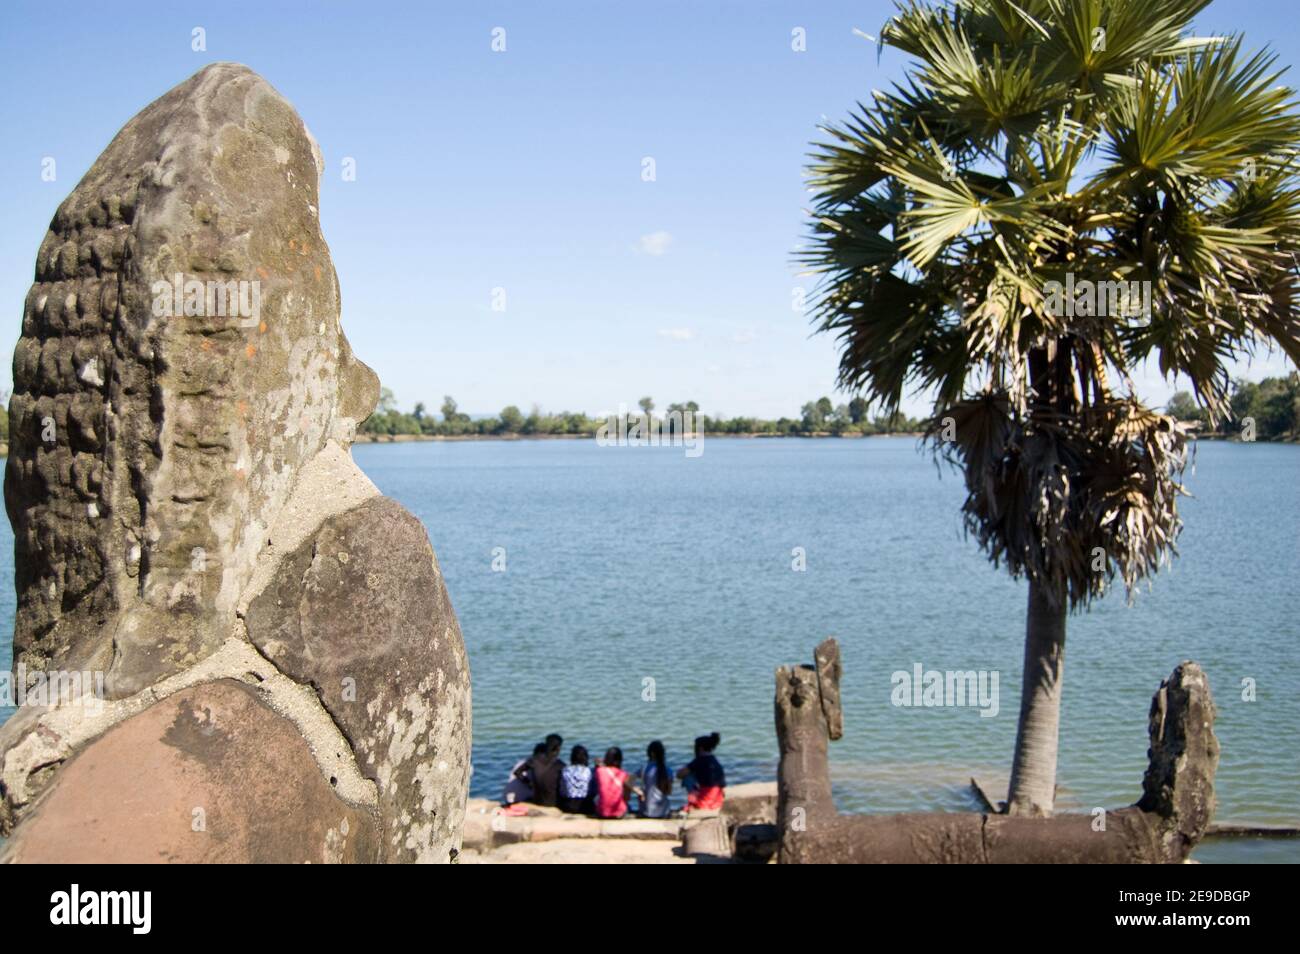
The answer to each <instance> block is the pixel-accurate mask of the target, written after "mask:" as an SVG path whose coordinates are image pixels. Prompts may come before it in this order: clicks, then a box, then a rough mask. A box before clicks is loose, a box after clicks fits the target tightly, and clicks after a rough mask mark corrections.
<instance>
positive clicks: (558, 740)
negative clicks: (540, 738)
mask: <svg viewBox="0 0 1300 954" xmlns="http://www.w3.org/2000/svg"><path fill="white" fill-rule="evenodd" d="M562 745H564V739H563V738H562V737H561V736H560V735H557V734H556V733H554V732H552V733H551V734H550V735H548V736H547V737H546V742H545V743H544V746H545V749H546V754H547V755H550V754H552V753H554V754H557V755H558V754H559V752H560V746H562Z"/></svg>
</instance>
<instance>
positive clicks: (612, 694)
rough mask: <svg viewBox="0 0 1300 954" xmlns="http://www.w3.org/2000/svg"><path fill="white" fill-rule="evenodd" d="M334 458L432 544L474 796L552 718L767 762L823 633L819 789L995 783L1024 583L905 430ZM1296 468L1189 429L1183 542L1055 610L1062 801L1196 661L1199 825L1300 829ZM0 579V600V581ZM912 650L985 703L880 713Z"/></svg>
mask: <svg viewBox="0 0 1300 954" xmlns="http://www.w3.org/2000/svg"><path fill="white" fill-rule="evenodd" d="M354 456H355V459H356V460H357V462H358V463H359V464H360V466H361V467H362V468H363V469H364V470H365V471H366V472H367V473H368V474H369V475H370V476H371V478H372V479H373V480H374V481H375V483H376V484H378V485H379V487H380V489H381V490H383V491H384V492H385V493H386V494H388V495H390V496H392V497H394V498H396V499H397V500H399V501H400V502H401V503H403V504H404V505H405V506H406V507H408V508H409V509H410V510H411V511H413V512H414V513H415V514H416V515H417V516H419V518H420V519H421V520H422V521H423V522H424V524H425V526H426V527H427V528H428V531H429V536H430V538H431V540H432V541H433V545H434V547H435V549H436V550H437V553H438V558H439V561H440V562H441V565H442V568H443V571H444V574H445V577H446V582H447V587H448V589H449V591H450V593H451V599H452V603H453V605H454V606H455V609H456V612H457V615H458V616H459V619H460V624H461V628H462V630H463V631H464V634H465V640H466V644H467V646H468V649H469V657H470V665H471V671H472V677H473V688H474V768H475V774H474V778H473V784H472V793H473V794H474V795H482V796H495V795H496V794H498V792H499V790H500V787H501V784H502V782H503V780H504V778H505V776H506V773H507V770H508V769H509V767H510V765H511V764H512V763H513V762H514V761H515V760H517V759H519V758H522V757H523V756H525V755H527V754H529V753H530V752H531V749H532V746H533V744H534V743H535V742H536V741H538V740H540V738H541V737H542V736H543V735H544V734H545V733H547V732H550V731H558V732H560V733H562V734H563V735H564V737H565V748H566V750H567V748H568V747H569V746H570V745H572V744H573V743H574V742H581V743H583V744H584V745H586V746H587V747H588V748H589V749H590V750H591V751H592V753H593V755H594V754H598V753H601V752H603V751H604V749H605V748H606V747H608V746H610V745H619V746H621V747H622V748H623V751H624V753H625V766H627V767H630V768H636V767H639V765H640V764H641V762H642V756H643V753H644V749H645V745H646V743H647V742H649V741H650V740H651V739H654V738H661V739H663V740H664V742H665V743H666V745H667V747H668V755H669V761H670V763H672V764H674V765H676V764H680V762H681V761H682V760H683V759H688V758H689V757H690V741H691V739H692V738H694V737H695V736H696V735H700V734H704V733H707V732H709V731H713V730H717V731H718V732H720V733H721V734H722V739H723V741H722V746H721V748H720V749H719V751H718V755H719V756H720V758H721V759H722V761H723V764H724V765H725V767H726V769H727V773H728V778H729V780H731V781H733V782H738V781H745V780H757V779H763V780H767V779H772V778H774V777H775V770H776V738H775V731H774V728H773V715H772V692H773V671H774V669H775V668H776V667H777V666H778V665H782V664H787V663H802V662H808V661H810V660H811V656H812V649H813V646H814V645H815V644H816V643H817V642H818V641H820V640H821V639H823V638H825V637H826V636H832V635H833V636H835V637H837V638H838V639H839V641H840V646H841V649H842V652H843V657H844V679H843V682H842V692H843V699H844V724H845V731H844V738H843V739H841V740H840V741H839V742H836V743H834V744H833V745H832V747H831V756H832V771H833V777H834V783H835V795H836V799H837V802H838V804H839V806H840V807H841V809H842V810H850V811H862V812H894V811H905V810H927V809H929V810H949V811H960V810H969V809H971V808H973V807H975V806H974V802H973V800H972V797H971V795H970V793H969V791H968V789H967V783H968V780H969V779H970V778H971V776H975V777H977V778H979V779H981V780H982V781H985V782H986V784H987V786H988V787H989V788H990V790H991V794H993V796H994V798H1002V797H1005V785H1006V775H1007V772H1008V770H1009V767H1010V762H1011V752H1012V746H1013V744H1014V741H1015V731H1016V714H1017V711H1018V697H1019V682H1020V667H1021V653H1022V645H1023V642H1022V641H1023V627H1024V602H1025V589H1024V585H1023V584H1021V583H1016V582H1014V581H1012V580H1010V579H1009V578H1008V577H1007V576H1006V574H1005V573H1004V572H1002V571H999V570H996V569H994V568H992V567H991V566H990V565H989V564H988V563H987V561H986V560H985V559H984V558H983V556H982V555H981V554H980V552H979V550H978V548H977V547H976V546H975V544H974V543H973V542H972V541H968V540H965V539H964V538H963V535H962V531H961V525H960V519H959V514H958V511H959V507H960V503H961V497H962V489H961V481H960V478H959V476H958V475H956V474H954V473H951V472H948V471H945V472H944V473H943V474H942V476H941V475H940V474H939V473H938V472H937V471H936V469H935V467H934V464H933V462H932V459H931V458H930V457H929V455H928V454H926V453H922V452H918V449H917V444H916V441H915V440H914V439H911V438H872V439H866V440H794V439H786V440H743V439H723V438H708V439H707V440H706V441H705V444H704V454H703V455H702V456H700V457H698V458H695V459H689V458H687V457H686V456H685V454H684V452H683V450H682V449H681V448H628V447H599V446H597V445H596V444H595V443H594V442H593V441H518V442H495V441H494V442H466V443H406V444H385V445H373V444H372V445H359V446H357V447H356V448H355V449H354ZM1298 476H1300V446H1294V445H1290V446H1287V445H1273V444H1252V445H1244V444H1225V443H1204V444H1202V445H1200V447H1199V448H1198V451H1197V456H1196V460H1195V470H1194V472H1193V471H1192V470H1191V469H1190V468H1189V472H1188V475H1187V482H1188V486H1189V489H1190V490H1191V492H1192V493H1193V494H1194V498H1193V499H1190V500H1186V501H1184V503H1183V512H1184V517H1185V520H1186V523H1187V526H1186V529H1185V530H1184V533H1183V536H1182V539H1181V551H1182V555H1181V557H1180V558H1179V559H1177V560H1176V561H1175V562H1174V565H1173V567H1172V568H1171V569H1169V570H1166V571H1165V572H1163V573H1162V574H1161V575H1160V576H1158V577H1157V578H1156V579H1155V581H1154V585H1153V587H1152V589H1151V590H1150V591H1149V592H1148V591H1146V590H1144V591H1143V592H1142V593H1141V594H1140V595H1139V596H1138V597H1137V599H1136V601H1135V603H1134V604H1133V605H1131V606H1130V605H1127V603H1126V600H1125V598H1124V596H1123V594H1122V593H1116V594H1113V595H1112V596H1110V597H1108V598H1106V599H1105V600H1103V601H1101V602H1100V603H1099V604H1097V605H1095V606H1094V608H1093V609H1092V611H1091V612H1088V613H1086V614H1082V615H1078V616H1074V617H1072V618H1071V620H1070V624H1069V627H1070V628H1069V637H1068V642H1067V652H1066V670H1065V671H1066V675H1065V693H1064V702H1063V714H1062V732H1061V735H1062V738H1061V756H1060V769H1059V783H1060V786H1061V796H1060V801H1059V805H1060V807H1061V808H1062V809H1063V810H1070V809H1072V810H1088V809H1091V808H1093V807H1095V806H1106V807H1119V806H1122V805H1127V804H1130V803H1131V802H1133V801H1134V800H1135V799H1136V798H1137V796H1138V795H1139V794H1140V791H1141V782H1142V773H1143V769H1144V768H1145V765H1146V745H1147V735H1146V715H1147V709H1148V707H1149V705H1150V700H1151V695H1152V693H1153V692H1154V690H1155V689H1156V687H1157V686H1158V685H1159V683H1160V680H1161V679H1162V678H1164V677H1166V676H1168V675H1169V673H1170V672H1171V671H1172V670H1173V668H1174V667H1175V666H1176V665H1177V664H1178V663H1179V662H1180V661H1181V660H1183V659H1194V660H1196V661H1197V662H1199V663H1200V664H1201V665H1202V666H1203V667H1204V668H1205V669H1206V671H1207V672H1208V674H1209V677H1210V681H1211V685H1212V689H1213V692H1214V696H1215V700H1216V702H1217V704H1218V707H1219V717H1218V722H1217V723H1216V731H1217V733H1218V736H1219V740H1220V742H1221V745H1222V758H1221V761H1220V765H1219V772H1218V779H1217V785H1216V788H1217V791H1218V797H1219V811H1218V816H1217V820H1218V821H1221V822H1235V823H1253V824H1265V825H1297V824H1300V744H1298V743H1297V741H1296V729H1297V726H1300V666H1297V662H1298V661H1300V659H1298V657H1300V622H1298V621H1297V614H1296V611H1295V610H1296V605H1295V604H1296V598H1295V584H1296V579H1297V576H1298V575H1300V574H1298V573H1297V571H1298V570H1300V556H1298V555H1297V543H1298V542H1300V480H1298V479H1297V477H1298ZM3 534H4V536H5V539H3V540H0V560H3V561H4V562H2V563H0V571H3V572H5V573H10V572H11V560H12V556H11V546H10V539H11V538H10V537H9V529H8V527H7V526H5V527H4V528H3ZM795 548H803V552H804V554H805V555H806V570H804V571H802V572H798V571H796V570H794V569H792V564H793V563H794V561H795V559H796V557H795V555H794V552H793V551H794V550H795ZM502 561H504V570H501V569H500V568H501V566H502ZM494 562H495V564H496V566H497V569H494ZM3 600H4V602H3V603H0V612H3V613H6V614H8V618H9V619H11V618H12V606H13V596H12V593H10V592H8V591H7V590H6V591H5V592H4V593H3ZM6 625H7V626H8V628H10V629H11V623H9V624H6ZM7 650H8V647H7V646H6V647H4V650H3V651H0V665H3V664H6V663H7V659H6V658H5V655H4V653H7ZM917 663H920V664H921V665H922V666H923V667H924V668H926V669H937V670H987V671H990V672H997V673H998V674H999V683H998V687H999V690H1000V697H999V711H998V713H997V715H996V716H994V717H991V718H990V717H982V716H981V714H980V711H979V709H977V708H900V707H895V706H894V705H892V704H891V701H890V696H891V689H892V683H891V674H892V673H894V672H895V671H897V670H907V671H911V670H912V668H913V666H914V665H915V664H917ZM1247 678H1249V679H1253V680H1255V682H1256V685H1257V699H1256V701H1253V702H1247V701H1244V700H1243V698H1242V680H1243V679H1247ZM648 680H653V682H652V683H651V682H649V681H648ZM647 687H652V689H653V692H651V691H648V688H647ZM566 757H567V754H566ZM1197 857H1198V858H1199V859H1201V860H1204V861H1264V860H1269V861H1296V860H1300V840H1294V839H1292V840H1254V839H1250V840H1243V839H1219V840H1215V841H1211V842H1208V843H1207V844H1206V845H1204V846H1203V847H1202V848H1201V849H1200V850H1199V851H1198V853H1197Z"/></svg>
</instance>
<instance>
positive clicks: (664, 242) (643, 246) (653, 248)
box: [637, 231, 673, 255]
mask: <svg viewBox="0 0 1300 954" xmlns="http://www.w3.org/2000/svg"><path fill="white" fill-rule="evenodd" d="M672 243H673V236H672V233H671V232H664V231H659V232H651V233H650V234H649V235H643V236H641V238H640V239H638V240H637V249H638V250H639V251H641V252H644V253H645V254H646V255H663V254H665V253H666V252H667V251H668V246H669V245H671V244H672Z"/></svg>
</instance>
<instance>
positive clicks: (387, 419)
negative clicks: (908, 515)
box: [361, 388, 921, 437]
mask: <svg viewBox="0 0 1300 954" xmlns="http://www.w3.org/2000/svg"><path fill="white" fill-rule="evenodd" d="M637 405H638V406H639V407H640V409H641V414H642V415H651V416H654V412H655V404H654V401H653V400H651V399H650V398H648V397H647V398H642V399H641V400H640V401H638V402H637ZM867 412H868V408H867V402H866V401H864V400H863V399H862V398H854V399H853V400H852V401H849V402H848V403H847V404H840V405H838V406H836V405H834V404H832V403H831V400H830V398H820V399H819V400H816V401H809V402H808V403H807V404H805V405H804V406H803V409H802V410H801V412H800V414H799V417H797V418H789V417H782V418H778V419H777V420H775V421H767V420H763V419H761V418H756V417H732V418H721V417H712V416H710V415H707V414H701V413H700V406H699V405H698V404H696V403H695V402H694V401H685V402H682V403H679V404H669V405H668V407H667V408H666V409H665V414H666V416H667V418H668V419H669V420H674V421H676V420H682V419H686V420H691V421H693V424H694V428H695V430H697V431H703V432H704V433H706V434H771V435H774V436H781V435H789V436H798V435H807V434H831V435H835V436H853V435H859V434H895V433H905V432H911V431H917V430H920V428H921V422H920V421H918V420H916V419H914V418H910V417H907V416H906V415H904V414H894V415H893V416H888V417H887V416H885V415H875V416H871V415H869V414H868V413H867ZM441 413H442V416H441V418H438V417H435V416H434V415H432V414H430V413H429V411H428V409H427V408H426V407H425V405H423V404H417V405H415V409H414V410H412V411H410V412H409V413H407V412H404V411H399V410H397V406H396V401H395V400H394V398H393V392H392V391H390V390H389V389H388V388H384V389H383V390H382V391H381V392H380V397H379V406H378V407H377V408H376V409H375V413H374V414H372V415H371V416H370V418H369V420H367V421H366V422H365V424H363V425H362V426H361V433H363V434H390V435H399V434H408V435H418V434H425V435H429V436H437V437H465V436H475V435H477V436H482V437H491V436H503V435H512V434H517V435H522V436H528V435H546V434H557V435H558V434H573V435H595V433H596V429H597V428H599V427H600V426H601V425H602V424H605V423H607V422H608V421H609V418H605V417H588V416H587V415H586V414H582V413H571V412H569V411H561V412H559V413H558V414H550V413H546V412H543V411H542V410H541V409H540V408H538V407H536V406H534V407H533V409H532V412H531V413H529V414H524V412H523V411H521V410H519V408H517V407H515V406H514V405H513V404H512V405H510V406H509V407H507V408H505V409H503V410H502V411H501V413H500V414H498V415H497V416H496V417H483V418H471V417H470V416H469V415H468V414H462V413H461V412H460V410H459V408H458V406H457V404H456V402H455V400H453V399H452V398H451V397H450V396H448V397H446V398H444V399H443V402H442V408H441ZM687 414H690V415H691V417H690V418H686V415H687Z"/></svg>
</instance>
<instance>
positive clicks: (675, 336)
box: [659, 328, 695, 341]
mask: <svg viewBox="0 0 1300 954" xmlns="http://www.w3.org/2000/svg"><path fill="white" fill-rule="evenodd" d="M659 337H660V338H671V339H672V340H673V341H690V340H691V339H692V338H694V337H695V332H694V331H692V330H691V329H690V328H660V329H659Z"/></svg>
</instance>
